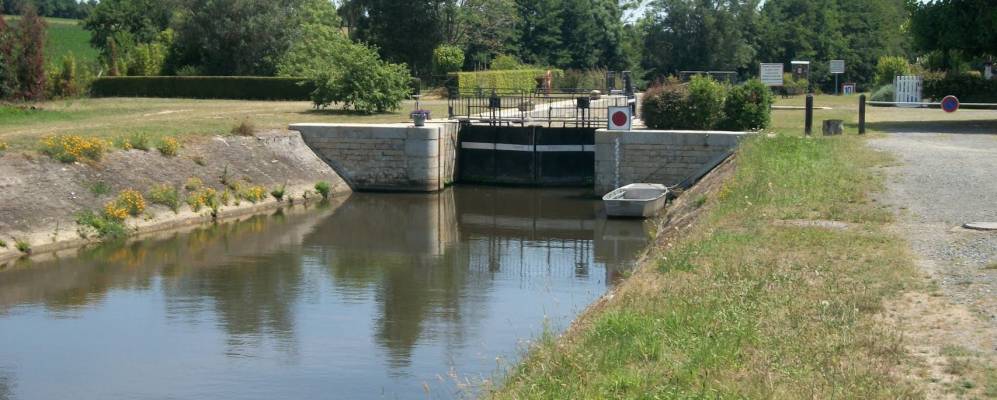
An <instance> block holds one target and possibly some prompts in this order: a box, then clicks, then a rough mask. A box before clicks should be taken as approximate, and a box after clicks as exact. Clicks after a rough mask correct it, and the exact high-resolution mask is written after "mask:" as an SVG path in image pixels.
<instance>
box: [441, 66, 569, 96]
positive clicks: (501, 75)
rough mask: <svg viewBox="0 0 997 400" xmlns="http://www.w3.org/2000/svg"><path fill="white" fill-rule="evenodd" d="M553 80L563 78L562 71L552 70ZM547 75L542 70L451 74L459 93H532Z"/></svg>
mask: <svg viewBox="0 0 997 400" xmlns="http://www.w3.org/2000/svg"><path fill="white" fill-rule="evenodd" d="M552 72H553V75H554V78H555V79H558V78H560V77H562V76H564V71H561V70H552ZM546 74H547V71H546V70H542V69H520V70H514V71H481V72H458V73H456V74H452V75H454V76H456V79H457V89H458V91H459V92H460V93H468V94H469V93H485V92H491V90H492V89H498V90H500V91H502V92H506V93H532V92H533V91H535V90H536V89H537V79H538V78H543V77H544V75H546ZM485 94H487V93H485Z"/></svg>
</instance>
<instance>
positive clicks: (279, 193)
mask: <svg viewBox="0 0 997 400" xmlns="http://www.w3.org/2000/svg"><path fill="white" fill-rule="evenodd" d="M285 191H286V186H285V185H281V186H280V187H279V188H274V190H271V191H270V195H271V196H273V198H275V199H277V201H284V192H285Z"/></svg>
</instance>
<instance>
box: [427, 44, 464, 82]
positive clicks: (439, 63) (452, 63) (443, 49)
mask: <svg viewBox="0 0 997 400" xmlns="http://www.w3.org/2000/svg"><path fill="white" fill-rule="evenodd" d="M463 66H464V50H461V48H460V47H457V46H454V45H449V44H441V45H439V46H438V47H436V49H434V50H433V68H434V69H435V70H436V73H437V74H441V75H442V74H447V73H450V72H454V71H459V70H460V68H461V67H463Z"/></svg>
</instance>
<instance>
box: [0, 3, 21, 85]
mask: <svg viewBox="0 0 997 400" xmlns="http://www.w3.org/2000/svg"><path fill="white" fill-rule="evenodd" d="M14 50H15V49H14V32H13V31H12V30H11V29H10V27H9V26H7V20H6V18H4V16H3V15H2V10H0V100H5V99H10V98H12V97H14V94H15V93H17V87H18V82H17V69H16V68H15V67H14V65H15V64H14V57H15V52H14Z"/></svg>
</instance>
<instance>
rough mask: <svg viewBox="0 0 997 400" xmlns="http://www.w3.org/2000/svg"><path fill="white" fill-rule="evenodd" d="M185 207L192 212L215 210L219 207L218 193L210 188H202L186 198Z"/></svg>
mask: <svg viewBox="0 0 997 400" xmlns="http://www.w3.org/2000/svg"><path fill="white" fill-rule="evenodd" d="M187 205H189V206H190V209H191V210H193V211H194V212H198V211H201V208H203V207H208V208H210V209H211V210H213V211H214V210H217V209H218V207H220V204H219V202H218V192H217V191H215V189H212V188H202V189H201V190H198V191H197V192H194V193H191V195H190V196H187Z"/></svg>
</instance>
